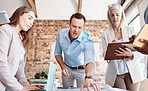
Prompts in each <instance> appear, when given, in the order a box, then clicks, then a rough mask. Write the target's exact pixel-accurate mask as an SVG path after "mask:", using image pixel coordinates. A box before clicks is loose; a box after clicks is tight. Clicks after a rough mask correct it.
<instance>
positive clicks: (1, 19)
mask: <svg viewBox="0 0 148 91" xmlns="http://www.w3.org/2000/svg"><path fill="white" fill-rule="evenodd" d="M9 22H10V21H9V18H8V16H7V13H6V12H5V11H0V24H6V23H9Z"/></svg>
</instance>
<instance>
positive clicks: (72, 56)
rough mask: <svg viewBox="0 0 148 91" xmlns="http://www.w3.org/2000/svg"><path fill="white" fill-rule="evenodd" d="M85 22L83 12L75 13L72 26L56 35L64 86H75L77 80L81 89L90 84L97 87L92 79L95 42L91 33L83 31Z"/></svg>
mask: <svg viewBox="0 0 148 91" xmlns="http://www.w3.org/2000/svg"><path fill="white" fill-rule="evenodd" d="M85 22H86V19H85V17H84V16H83V15H82V14H80V13H75V14H73V15H72V16H71V18H70V21H69V27H70V28H67V29H62V30H61V31H60V32H59V33H58V34H57V37H56V47H55V52H54V54H55V58H56V60H57V62H58V63H59V65H60V67H61V69H62V80H63V86H64V87H70V86H74V84H73V83H74V80H76V81H77V87H81V86H82V87H81V89H83V88H84V87H88V88H89V87H90V86H93V87H94V89H97V86H96V84H95V83H93V80H92V75H93V70H94V66H95V62H94V43H93V41H92V40H91V39H90V37H89V34H88V33H86V32H84V31H83V29H84V25H85ZM62 52H63V53H64V60H63V57H62Z"/></svg>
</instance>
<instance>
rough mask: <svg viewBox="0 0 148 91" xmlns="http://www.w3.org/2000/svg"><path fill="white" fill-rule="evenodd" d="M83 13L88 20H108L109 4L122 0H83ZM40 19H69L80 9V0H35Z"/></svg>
mask: <svg viewBox="0 0 148 91" xmlns="http://www.w3.org/2000/svg"><path fill="white" fill-rule="evenodd" d="M82 1H83V3H82V11H81V12H82V14H84V15H85V17H86V19H87V20H106V19H107V17H106V12H107V9H108V5H109V4H112V3H117V2H120V0H82ZM35 3H36V8H37V14H38V19H49V20H53V19H54V20H59V19H60V20H69V18H70V16H71V15H72V14H73V13H75V12H77V10H78V0H35Z"/></svg>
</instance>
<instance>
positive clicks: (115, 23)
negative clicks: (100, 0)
mask: <svg viewBox="0 0 148 91" xmlns="http://www.w3.org/2000/svg"><path fill="white" fill-rule="evenodd" d="M107 14H108V20H109V24H110V29H109V30H106V31H104V32H103V33H102V34H101V37H102V48H103V56H105V54H106V50H107V45H108V43H111V42H128V41H129V37H131V36H132V35H133V34H134V29H133V28H130V27H128V26H127V24H126V22H125V16H124V12H123V9H122V7H121V5H120V4H111V5H109V6H108V13H107ZM119 50H120V51H119ZM116 52H117V53H114V54H115V55H116V56H123V57H124V58H123V59H118V60H108V61H107V62H108V66H107V71H106V76H105V82H106V83H107V84H109V85H111V86H112V87H115V88H121V89H126V90H130V91H139V87H140V82H141V81H142V80H143V79H144V77H143V75H142V71H141V69H140V64H139V63H138V61H139V60H140V59H139V58H140V53H138V52H136V51H134V52H131V50H130V49H128V48H126V49H122V48H118V49H117V50H116Z"/></svg>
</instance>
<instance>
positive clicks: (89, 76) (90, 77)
mask: <svg viewBox="0 0 148 91" xmlns="http://www.w3.org/2000/svg"><path fill="white" fill-rule="evenodd" d="M86 78H89V79H93V77H92V76H91V75H88V76H85V79H86Z"/></svg>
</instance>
